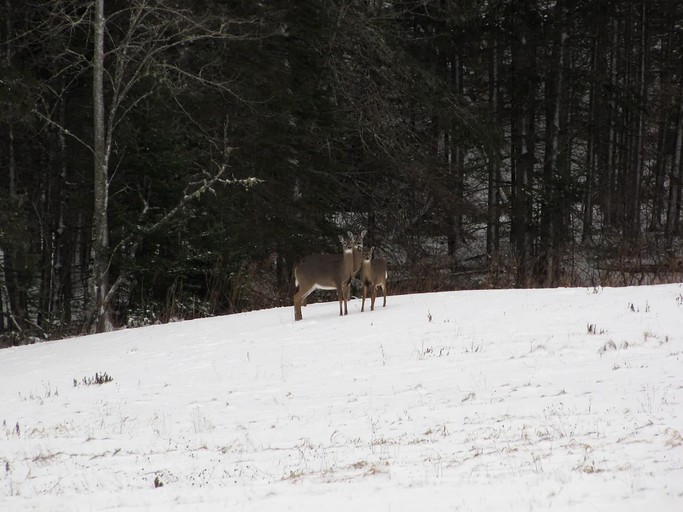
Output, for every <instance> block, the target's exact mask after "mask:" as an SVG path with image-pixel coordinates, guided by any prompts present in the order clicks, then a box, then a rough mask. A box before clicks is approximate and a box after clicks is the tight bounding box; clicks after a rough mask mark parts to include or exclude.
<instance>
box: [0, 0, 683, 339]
mask: <svg viewBox="0 0 683 512" xmlns="http://www.w3.org/2000/svg"><path fill="white" fill-rule="evenodd" d="M0 19H1V20H3V23H2V26H0V183H1V184H0V336H2V340H3V341H2V343H3V344H4V345H8V344H9V345H11V344H16V343H21V342H23V341H24V340H27V339H28V340H31V339H36V338H42V339H46V338H52V337H57V336H64V335H71V334H76V333H82V332H94V331H103V330H108V329H111V328H114V327H118V326H122V325H143V324H145V323H149V322H157V321H169V320H173V319H177V318H193V317H198V316H206V315H212V314H219V313H226V312H235V311H244V310H249V309H254V308H260V307H270V306H276V305H291V300H292V293H293V283H292V268H293V266H294V264H295V263H296V262H297V261H298V260H299V259H300V258H301V257H303V256H305V255H306V254H309V253H312V252H324V251H327V252H338V247H337V245H338V244H336V243H335V241H336V237H337V235H338V234H339V233H340V232H342V233H343V232H346V230H352V231H354V232H357V231H358V230H360V229H361V228H366V229H367V230H368V233H369V235H368V238H369V239H368V240H367V241H366V242H367V244H368V245H369V246H374V247H376V251H378V252H380V253H381V254H382V256H383V258H384V259H385V260H386V261H387V262H388V264H389V268H390V280H391V281H392V290H393V291H396V292H419V291H426V290H440V289H457V288H464V287H512V286H515V287H526V286H570V285H574V286H588V285H593V286H597V285H606V284H622V283H627V284H632V283H634V282H643V280H644V279H660V280H671V279H675V278H680V275H679V273H678V272H679V271H680V270H681V264H680V260H681V245H682V244H681V229H682V226H681V211H682V204H681V203H682V200H683V189H682V185H683V161H682V160H683V158H682V153H683V80H682V75H683V55H682V53H683V5H681V4H680V2H677V1H675V0H651V1H647V0H620V1H617V0H614V1H609V0H606V1H600V2H596V1H586V0H556V1H545V0H519V1H512V0H493V1H480V0H465V1H463V0H459V1H456V0H397V1H391V2H382V1H378V0H329V1H328V0H325V1H323V0H301V1H296V2H293V1H287V0H274V1H272V2H252V1H249V0H234V1H229V2H225V1H219V0H190V1H187V2H172V1H169V0H126V1H124V0H108V1H106V2H104V0H88V1H83V0H78V1H77V0H58V1H54V0H32V1H31V2H20V1H15V0H2V3H1V4H0ZM646 276H647V277H646Z"/></svg>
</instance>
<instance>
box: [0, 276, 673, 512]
mask: <svg viewBox="0 0 683 512" xmlns="http://www.w3.org/2000/svg"><path fill="white" fill-rule="evenodd" d="M366 305H367V304H366ZM337 313H338V306H337V304H336V303H325V304H312V305H309V306H308V307H306V308H304V310H303V314H304V320H303V321H301V322H296V323H295V322H294V321H293V319H294V312H293V308H291V307H289V308H280V309H273V310H266V311H258V312H253V313H247V314H240V315H233V316H224V317H217V318H211V319H206V320H196V321H191V322H181V323H176V324H169V325H159V326H154V327H146V328H141V329H130V330H122V331H118V332H114V333H109V334H103V335H96V336H88V337H82V338H76V339H70V340H63V341H57V342H51V343H44V344H38V345H33V346H28V347H19V348H12V349H4V350H1V351H0V421H2V427H1V428H0V510H2V511H9V510H12V511H27V510H46V511H51V512H52V511H69V512H71V511H77V510H160V511H166V510H188V511H189V510H216V511H219V510H220V511H225V510H231V511H233V510H259V511H278V512H279V511H283V510H296V511H304V512H305V511H315V512H318V511H321V510H324V511H326V512H328V511H335V510H345V511H346V510H349V511H357V510H364V511H375V510H381V511H388V510H390V511H402V510H405V511H414V510H415V511H416V510H430V511H432V510H477V511H487V510H501V511H516V510H600V511H606V510H614V511H617V510H618V511H625V510H634V511H641V510H646V509H647V510H657V511H658V512H663V511H680V510H683V285H678V284H677V285H666V286H649V287H640V288H611V289H610V288H605V289H593V288H590V289H586V288H581V289H553V290H503V291H462V292H452V293H438V294H424V295H406V296H397V297H391V296H390V297H389V299H388V304H387V307H386V308H382V307H379V308H376V310H375V311H374V312H370V311H367V310H366V311H365V312H364V313H361V312H360V303H359V301H358V300H354V301H352V302H351V303H350V308H349V316H347V317H339V316H338V314H337ZM96 372H98V375H101V374H102V373H103V372H106V374H107V375H108V376H110V377H111V378H112V379H113V380H112V381H111V382H107V383H103V384H100V385H98V384H90V385H88V384H87V383H85V382H83V379H84V378H86V379H88V378H93V377H94V375H95V373H96ZM74 381H76V382H74ZM74 384H76V385H74Z"/></svg>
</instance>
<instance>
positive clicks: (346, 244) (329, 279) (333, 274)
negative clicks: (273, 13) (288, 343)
mask: <svg viewBox="0 0 683 512" xmlns="http://www.w3.org/2000/svg"><path fill="white" fill-rule="evenodd" d="M348 235H349V238H348V240H345V239H344V237H343V236H341V235H339V240H340V242H341V243H342V248H343V250H342V254H311V255H309V256H306V257H305V258H304V259H303V260H301V262H300V263H299V264H298V265H297V266H296V268H295V269H294V280H295V282H296V285H297V287H298V288H299V289H298V291H297V292H296V293H295V294H294V320H295V321H296V320H301V319H302V318H303V317H302V315H301V305H302V303H303V302H304V301H305V300H306V297H308V296H309V295H310V294H311V293H313V292H314V291H315V290H337V296H338V297H339V316H342V315H348V314H349V311H348V306H347V301H348V295H349V292H348V291H347V290H348V289H349V288H350V283H351V278H352V277H353V274H354V270H355V265H354V263H355V262H354V260H355V259H356V258H357V256H356V257H354V256H355V255H354V253H355V252H356V251H357V250H358V249H357V247H358V246H357V245H356V240H355V237H354V235H353V233H351V232H350V231H349V232H348ZM364 235H365V232H363V233H362V234H361V236H360V237H359V239H360V242H361V250H362V237H363V236H364ZM342 303H343V305H344V309H343V310H342Z"/></svg>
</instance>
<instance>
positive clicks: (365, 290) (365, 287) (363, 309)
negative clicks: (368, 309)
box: [360, 283, 368, 313]
mask: <svg viewBox="0 0 683 512" xmlns="http://www.w3.org/2000/svg"><path fill="white" fill-rule="evenodd" d="M367 293H368V287H367V286H366V284H365V283H363V302H361V305H360V312H361V313H362V312H363V311H365V296H366V295H367Z"/></svg>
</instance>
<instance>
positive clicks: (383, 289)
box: [382, 283, 387, 308]
mask: <svg viewBox="0 0 683 512" xmlns="http://www.w3.org/2000/svg"><path fill="white" fill-rule="evenodd" d="M382 291H383V292H384V302H383V303H382V307H383V308H385V307H387V284H386V283H384V284H383V285H382Z"/></svg>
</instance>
